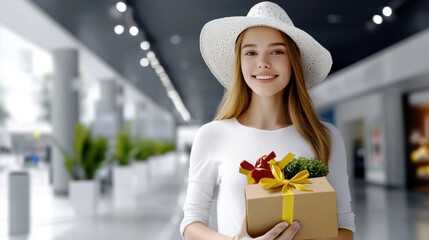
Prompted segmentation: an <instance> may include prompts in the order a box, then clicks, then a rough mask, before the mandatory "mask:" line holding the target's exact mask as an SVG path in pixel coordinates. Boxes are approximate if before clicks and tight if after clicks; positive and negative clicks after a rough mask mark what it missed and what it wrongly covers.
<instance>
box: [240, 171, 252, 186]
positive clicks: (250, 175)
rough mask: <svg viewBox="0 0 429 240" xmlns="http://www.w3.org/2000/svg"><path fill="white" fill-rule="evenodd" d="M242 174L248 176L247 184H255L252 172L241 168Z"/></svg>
mask: <svg viewBox="0 0 429 240" xmlns="http://www.w3.org/2000/svg"><path fill="white" fill-rule="evenodd" d="M239 171H240V173H241V174H244V175H246V177H247V182H248V183H249V184H254V183H255V179H253V177H252V171H249V170H246V169H244V168H242V167H240V170H239Z"/></svg>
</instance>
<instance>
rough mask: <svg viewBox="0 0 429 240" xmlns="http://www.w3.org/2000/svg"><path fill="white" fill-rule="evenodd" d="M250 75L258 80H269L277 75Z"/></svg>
mask: <svg viewBox="0 0 429 240" xmlns="http://www.w3.org/2000/svg"><path fill="white" fill-rule="evenodd" d="M252 77H254V78H256V79H258V80H271V79H274V78H276V77H278V75H269V76H255V75H253V76H252Z"/></svg>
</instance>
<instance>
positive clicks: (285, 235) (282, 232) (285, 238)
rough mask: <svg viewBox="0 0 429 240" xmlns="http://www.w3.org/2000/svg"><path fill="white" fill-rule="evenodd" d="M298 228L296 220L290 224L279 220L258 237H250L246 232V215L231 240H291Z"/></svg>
mask: <svg viewBox="0 0 429 240" xmlns="http://www.w3.org/2000/svg"><path fill="white" fill-rule="evenodd" d="M299 228H300V226H299V223H298V222H293V223H292V225H290V226H289V224H288V223H287V222H281V223H279V224H277V225H275V226H274V227H273V228H271V230H269V231H268V232H267V233H265V234H264V235H262V236H260V237H258V238H251V237H250V236H249V234H248V233H247V216H244V219H243V224H242V225H241V229H240V232H239V233H238V234H237V236H235V237H234V238H233V240H251V239H256V240H274V239H275V240H292V239H293V237H294V236H295V234H296V233H297V232H298V230H299Z"/></svg>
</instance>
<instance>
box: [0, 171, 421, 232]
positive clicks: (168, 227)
mask: <svg viewBox="0 0 429 240" xmlns="http://www.w3.org/2000/svg"><path fill="white" fill-rule="evenodd" d="M183 168H184V167H183ZM177 170H178V171H177V172H176V173H180V169H177ZM30 174H31V179H32V186H31V194H32V198H31V234H29V235H28V236H14V237H9V236H8V233H7V231H8V216H7V214H8V213H7V206H8V205H7V204H8V203H7V174H6V172H5V171H3V172H0V239H9V240H21V239H26V240H34V239H37V240H39V239H55V240H67V239H73V240H75V239H82V240H86V239H88V240H90V239H91V240H95V239H102V240H110V239H123V240H133V239H151V240H152V239H160V240H161V239H162V240H173V239H175V240H176V239H181V236H180V233H179V223H180V220H181V218H182V216H183V215H182V212H181V203H182V202H183V200H184V190H185V181H184V178H185V177H184V174H177V175H176V174H173V175H170V176H163V177H162V178H160V179H161V180H160V179H158V180H159V181H157V182H156V183H154V182H152V183H151V185H150V189H149V191H147V192H146V193H144V194H141V195H138V196H135V197H132V196H124V198H126V197H128V198H131V199H134V201H133V202H131V203H129V204H128V205H127V206H122V208H120V207H118V206H119V205H117V204H116V203H115V202H114V201H113V200H112V197H111V195H109V194H105V195H103V196H102V197H101V199H100V204H99V206H98V207H99V208H98V210H99V214H98V215H97V217H95V218H92V219H84V220H77V219H76V218H75V217H74V215H73V212H72V209H71V206H70V205H69V202H68V199H67V198H66V197H57V196H54V195H53V194H52V189H51V187H50V185H49V184H48V180H47V179H48V173H47V170H46V169H33V170H31V171H30ZM178 176H180V177H181V179H179V180H178V179H177V178H178ZM350 186H351V192H352V199H353V202H352V207H353V209H354V212H355V215H356V227H357V232H356V233H355V239H362V240H371V239H374V240H384V239H386V240H387V239H389V240H390V239H398V240H411V239H416V240H427V239H429V195H428V194H421V193H415V192H408V191H405V190H401V189H386V188H385V187H380V186H374V185H368V184H365V183H364V182H362V181H353V182H351V185H350Z"/></svg>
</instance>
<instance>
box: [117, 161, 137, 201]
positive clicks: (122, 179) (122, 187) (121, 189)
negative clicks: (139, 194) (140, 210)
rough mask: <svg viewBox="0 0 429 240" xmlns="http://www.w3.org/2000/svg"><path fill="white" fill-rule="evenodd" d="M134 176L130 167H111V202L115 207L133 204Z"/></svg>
mask: <svg viewBox="0 0 429 240" xmlns="http://www.w3.org/2000/svg"><path fill="white" fill-rule="evenodd" d="M134 188H135V176H134V169H133V168H132V166H131V165H127V166H119V165H117V166H114V167H113V200H114V202H115V204H116V206H121V207H122V206H129V205H132V204H134V197H135V192H134Z"/></svg>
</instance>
